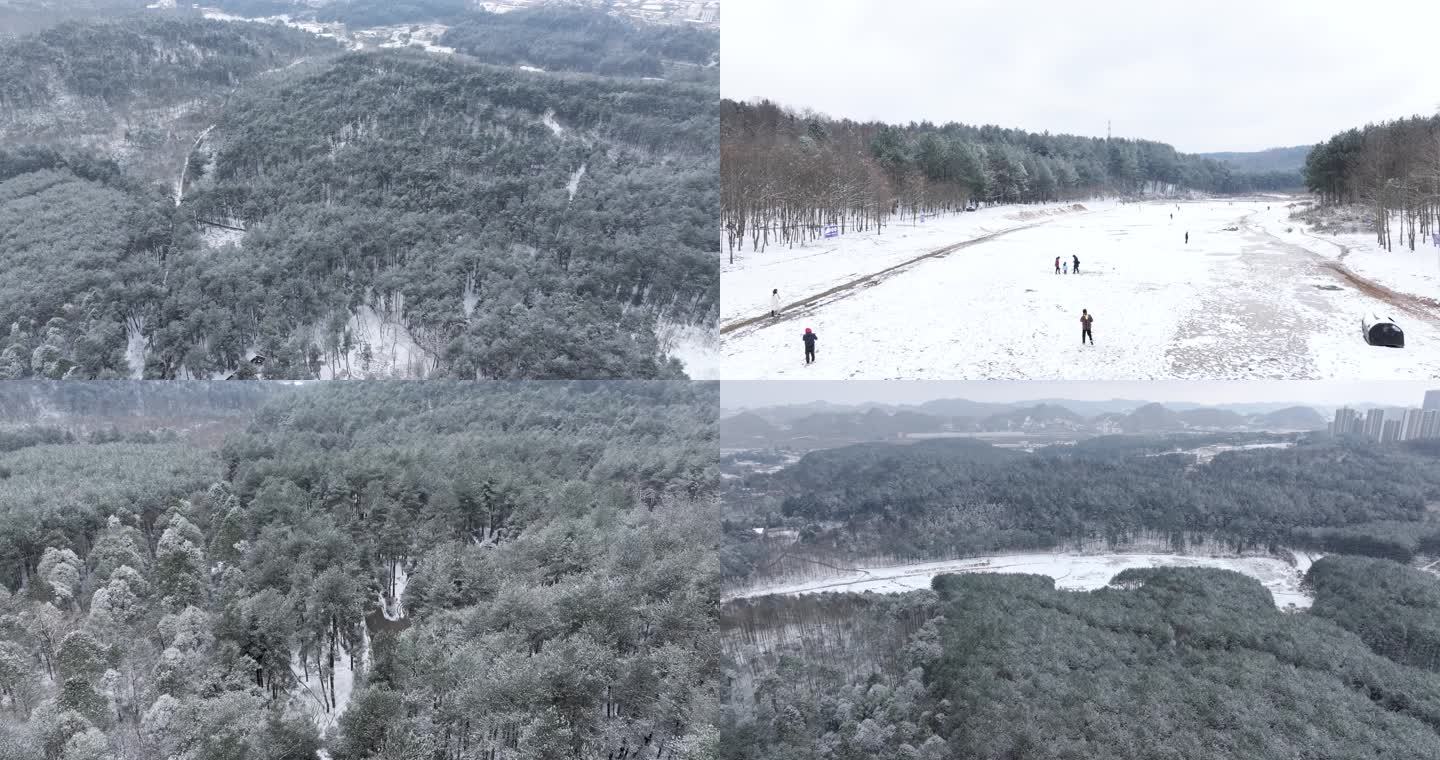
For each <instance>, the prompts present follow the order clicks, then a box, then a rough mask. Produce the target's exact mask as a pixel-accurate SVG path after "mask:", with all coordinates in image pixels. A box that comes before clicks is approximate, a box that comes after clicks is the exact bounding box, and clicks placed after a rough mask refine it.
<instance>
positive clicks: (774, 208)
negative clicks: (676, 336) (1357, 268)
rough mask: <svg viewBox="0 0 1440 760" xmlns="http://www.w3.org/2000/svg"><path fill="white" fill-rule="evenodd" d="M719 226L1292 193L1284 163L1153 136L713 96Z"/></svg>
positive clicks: (781, 228)
mask: <svg viewBox="0 0 1440 760" xmlns="http://www.w3.org/2000/svg"><path fill="white" fill-rule="evenodd" d="M720 129H721V140H720V150H721V158H720V173H721V178H720V181H721V188H722V189H721V193H722V198H723V200H722V203H721V206H722V214H723V216H722V219H721V224H722V226H723V228H724V230H725V234H726V237H727V245H728V247H729V249H730V251H731V252H732V253H733V251H734V249H735V248H737V247H739V246H741V245H742V244H745V243H747V242H748V244H749V245H750V247H751V248H752V249H753V250H763V248H764V246H766V245H769V244H770V243H776V244H787V245H793V244H798V243H803V242H805V241H807V240H810V239H812V238H816V237H819V236H820V235H822V234H823V232H824V230H825V228H827V227H830V226H834V227H836V228H837V229H838V230H839V231H840V232H842V233H843V232H844V231H845V230H847V229H853V230H871V229H875V230H879V229H882V228H883V227H884V226H886V225H887V224H888V223H889V221H890V220H891V218H892V217H894V216H897V215H898V216H903V217H916V216H920V215H922V214H934V213H937V212H941V211H950V210H955V209H958V208H962V207H965V206H966V205H967V204H974V203H1036V202H1046V201H1055V200H1066V199H1082V198H1091V197H1095V196H1097V195H1102V194H1104V195H1133V194H1137V193H1140V192H1142V191H1144V190H1145V189H1147V188H1148V189H1150V191H1152V192H1154V191H1155V190H1156V189H1162V188H1163V189H1173V190H1179V189H1188V190H1194V191H1198V192H1202V193H1239V192H1256V191H1264V190H1289V189H1296V188H1298V187H1299V186H1300V184H1301V179H1300V177H1299V175H1298V174H1297V173H1295V172H1290V171H1271V172H1237V171H1234V170H1232V169H1231V168H1230V166H1228V165H1227V164H1225V163H1223V162H1221V161H1217V160H1215V159H1212V158H1206V157H1203V156H1198V155H1191V154H1183V153H1179V152H1177V151H1176V150H1175V149H1174V148H1173V147H1171V146H1170V145H1166V144H1164V143H1159V142H1155V141H1151V140H1134V139H1125V138H1115V139H1110V138H1103V139H1102V138H1096V137H1079V136H1075V135H1051V134H1049V133H1045V134H1038V133H1033V132H1026V131H1023V130H1019V129H1004V128H1001V127H997V126H992V125H986V126H978V127H977V126H972V125H967V124H958V123H949V124H943V125H936V124H931V123H928V122H924V123H919V124H910V125H906V126H898V125H889V124H882V123H878V122H867V123H859V122H855V121H851V120H848V119H831V118H828V117H824V116H819V115H814V114H800V113H796V112H794V111H790V110H787V109H784V108H782V107H780V106H778V105H776V104H774V103H771V102H768V101H762V102H759V103H739V102H736V101H732V100H728V99H726V100H722V101H721V104H720Z"/></svg>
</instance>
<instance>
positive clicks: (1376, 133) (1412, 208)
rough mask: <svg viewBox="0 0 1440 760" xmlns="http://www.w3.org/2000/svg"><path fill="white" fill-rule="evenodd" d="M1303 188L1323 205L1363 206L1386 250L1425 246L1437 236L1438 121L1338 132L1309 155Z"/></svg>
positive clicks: (1398, 122)
mask: <svg viewBox="0 0 1440 760" xmlns="http://www.w3.org/2000/svg"><path fill="white" fill-rule="evenodd" d="M1305 183H1306V185H1308V186H1309V188H1310V191H1311V192H1313V193H1315V194H1316V195H1318V196H1319V197H1320V200H1321V201H1322V202H1323V203H1326V204H1340V203H1355V204H1361V205H1363V207H1364V208H1365V209H1366V211H1367V215H1368V226H1369V227H1370V228H1371V230H1373V232H1374V233H1375V238H1376V241H1377V243H1378V244H1379V245H1380V246H1381V247H1383V248H1385V249H1386V250H1387V251H1393V250H1394V248H1395V245H1396V243H1397V242H1398V243H1399V245H1401V246H1404V247H1406V248H1409V249H1410V250H1411V251H1414V250H1415V246H1416V245H1417V242H1418V244H1419V245H1420V246H1425V245H1427V244H1428V243H1429V242H1430V236H1431V235H1440V116H1428V117H1421V116H1415V117H1411V118H1409V119H1396V120H1395V121H1389V122H1383V123H1380V124H1366V125H1365V127H1364V128H1359V129H1350V130H1346V131H1345V132H1341V133H1340V134H1337V135H1335V136H1333V137H1331V138H1330V139H1329V140H1327V141H1326V142H1323V143H1320V144H1319V145H1316V146H1315V148H1314V149H1313V150H1311V151H1310V155H1309V156H1308V157H1307V158H1306V160H1305ZM1397 233H1398V234H1397ZM1417 237H1418V241H1417Z"/></svg>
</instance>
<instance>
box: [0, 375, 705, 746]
mask: <svg viewBox="0 0 1440 760" xmlns="http://www.w3.org/2000/svg"><path fill="white" fill-rule="evenodd" d="M72 389H74V390H72ZM717 405H718V397H717V393H716V388H715V386H714V385H697V384H689V383H656V382H649V383H646V382H629V383H589V384H585V383H577V384H563V383H545V382H527V383H522V384H499V383H496V384H473V383H447V382H443V381H433V382H428V383H423V384H414V383H385V382H373V383H364V384H349V383H322V384H308V385H305V386H294V385H287V384H254V383H208V384H207V383H164V384H148V385H141V384H136V383H127V382H119V383H60V384H52V385H41V384H35V383H28V382H27V383H11V384H6V385H5V386H4V387H3V389H0V410H3V411H0V414H3V420H0V422H3V428H4V430H5V431H6V434H5V436H3V437H0V444H3V445H0V757H4V758H6V760H42V759H43V760H82V759H83V760H101V759H102V758H104V759H106V760H128V759H130V758H134V759H136V760H140V759H145V760H149V759H151V758H172V759H176V760H192V759H193V760H202V759H203V760H219V759H220V758H230V759H233V758H272V759H275V760H280V759H281V758H284V759H287V760H300V759H301V758H319V757H328V758H336V759H339V758H346V759H351V760H360V759H362V758H447V760H479V759H480V758H484V759H485V760H518V759H520V758H537V759H538V758H555V757H616V758H619V757H626V758H636V757H651V758H663V759H673V760H681V759H682V758H700V757H707V756H712V755H709V754H707V753H708V752H711V751H712V750H713V747H712V746H711V745H712V744H713V741H714V733H713V728H711V727H710V724H709V721H710V719H711V717H712V712H711V710H712V709H713V705H714V702H713V700H714V683H715V679H716V671H715V667H716V656H717V637H718V629H717V621H716V617H715V615H716V604H717V564H716V557H715V551H714V546H715V542H716V541H717V540H718V535H717V532H716V525H717V523H716V520H715V517H714V497H715V471H714V462H715V459H716V453H715V452H716V450H715V438H716V432H715V417H716V413H717ZM217 425H218V426H219V429H222V430H223V435H220V436H216V435H213V433H214V432H215V430H216V429H217V428H216V426H217ZM197 431H206V435H204V436H201V435H199V434H198V433H197Z"/></svg>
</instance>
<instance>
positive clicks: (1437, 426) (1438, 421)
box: [1420, 409, 1440, 440]
mask: <svg viewBox="0 0 1440 760" xmlns="http://www.w3.org/2000/svg"><path fill="white" fill-rule="evenodd" d="M1423 412H1424V415H1423V416H1422V418H1421V421H1420V437H1421V438H1424V439H1427V440H1428V439H1434V438H1440V409H1425V410H1423Z"/></svg>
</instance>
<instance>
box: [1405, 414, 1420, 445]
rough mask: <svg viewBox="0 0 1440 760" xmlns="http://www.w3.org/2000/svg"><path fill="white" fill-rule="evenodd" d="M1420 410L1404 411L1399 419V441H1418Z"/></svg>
mask: <svg viewBox="0 0 1440 760" xmlns="http://www.w3.org/2000/svg"><path fill="white" fill-rule="evenodd" d="M1421 412H1422V410H1420V409H1406V410H1405V416H1403V417H1401V418H1400V440H1402V441H1415V440H1419V439H1420V421H1421V419H1422V418H1421Z"/></svg>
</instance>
